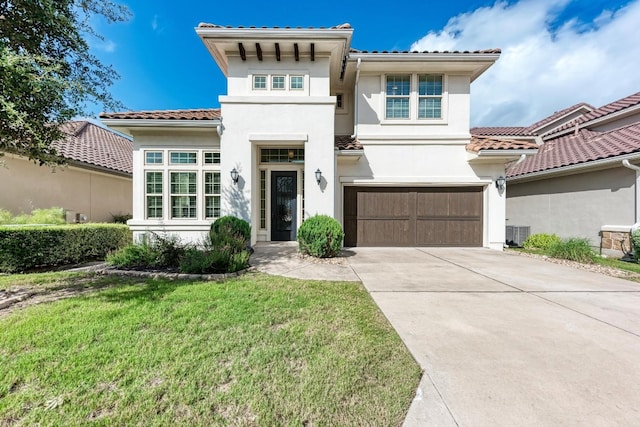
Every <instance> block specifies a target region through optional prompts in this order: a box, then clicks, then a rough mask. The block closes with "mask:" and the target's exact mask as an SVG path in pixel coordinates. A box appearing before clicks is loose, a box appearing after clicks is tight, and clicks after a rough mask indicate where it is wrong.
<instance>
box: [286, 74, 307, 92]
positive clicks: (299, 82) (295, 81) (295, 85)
mask: <svg viewBox="0 0 640 427" xmlns="http://www.w3.org/2000/svg"><path fill="white" fill-rule="evenodd" d="M289 88H291V89H304V77H302V76H291V78H290V81H289Z"/></svg>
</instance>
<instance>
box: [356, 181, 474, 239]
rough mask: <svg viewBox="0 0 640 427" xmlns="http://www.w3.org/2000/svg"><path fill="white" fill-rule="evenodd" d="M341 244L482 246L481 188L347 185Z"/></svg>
mask: <svg viewBox="0 0 640 427" xmlns="http://www.w3.org/2000/svg"><path fill="white" fill-rule="evenodd" d="M344 232H345V246H482V187H446V188H441V187H437V188H406V187H402V188H380V187H377V188H376V187H345V189H344Z"/></svg>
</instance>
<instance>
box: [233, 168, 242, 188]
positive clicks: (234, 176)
mask: <svg viewBox="0 0 640 427" xmlns="http://www.w3.org/2000/svg"><path fill="white" fill-rule="evenodd" d="M238 178H240V174H239V173H238V170H237V169H236V168H233V170H232V171H231V180H232V181H233V183H234V184H237V183H238Z"/></svg>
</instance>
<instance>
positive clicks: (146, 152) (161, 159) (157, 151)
mask: <svg viewBox="0 0 640 427" xmlns="http://www.w3.org/2000/svg"><path fill="white" fill-rule="evenodd" d="M149 154H160V161H159V162H149V161H148V157H147V156H148V155H149ZM144 164H145V165H163V164H164V152H163V151H162V150H145V151H144Z"/></svg>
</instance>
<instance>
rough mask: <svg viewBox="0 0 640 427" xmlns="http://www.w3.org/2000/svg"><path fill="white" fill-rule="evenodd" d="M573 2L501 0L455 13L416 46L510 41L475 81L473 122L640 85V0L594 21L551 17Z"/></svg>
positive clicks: (501, 121)
mask: <svg viewBox="0 0 640 427" xmlns="http://www.w3.org/2000/svg"><path fill="white" fill-rule="evenodd" d="M568 3H570V0H561V1H557V0H556V1H553V0H520V1H519V2H517V3H514V4H511V5H510V4H508V3H506V2H497V3H495V4H494V5H493V6H491V7H483V8H479V9H476V10H475V11H473V12H469V13H464V14H461V15H458V16H456V17H454V18H451V19H450V20H449V22H448V23H447V25H446V26H445V27H444V28H443V29H442V30H441V31H439V32H430V33H429V34H427V35H426V36H424V37H423V38H421V39H420V40H418V41H416V42H415V43H414V44H413V45H412V46H411V49H412V50H477V49H488V48H494V47H499V48H501V49H502V55H501V57H500V59H499V60H498V62H497V63H496V64H495V65H494V66H493V67H491V68H490V69H489V70H488V71H486V72H485V74H483V75H482V76H480V77H479V78H478V80H476V81H475V82H474V83H473V84H472V85H471V91H472V96H471V120H472V123H471V124H472V126H478V125H480V126H499V125H528V124H531V123H533V122H535V121H537V120H539V119H541V118H543V117H546V116H548V115H550V114H552V113H553V112H554V111H558V110H560V109H563V108H566V107H568V106H570V105H573V104H575V103H578V102H581V101H584V102H588V103H590V104H592V105H594V106H596V107H599V106H601V105H603V104H606V103H608V102H611V101H613V100H616V99H618V98H622V97H624V96H627V95H631V94H633V93H636V92H638V91H640V80H639V79H638V77H637V76H638V75H639V71H638V70H640V43H638V40H640V0H634V1H633V2H631V3H629V4H628V5H626V6H625V7H623V8H620V9H618V10H603V11H602V12H601V13H600V14H599V16H598V17H596V18H595V19H594V20H593V21H592V22H582V21H581V20H580V17H573V18H570V19H568V20H566V21H565V22H563V23H562V24H561V25H559V26H558V25H551V23H552V22H555V20H556V18H557V17H558V15H559V13H560V12H562V10H563V9H564V8H565V7H566V5H567V4H568Z"/></svg>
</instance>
